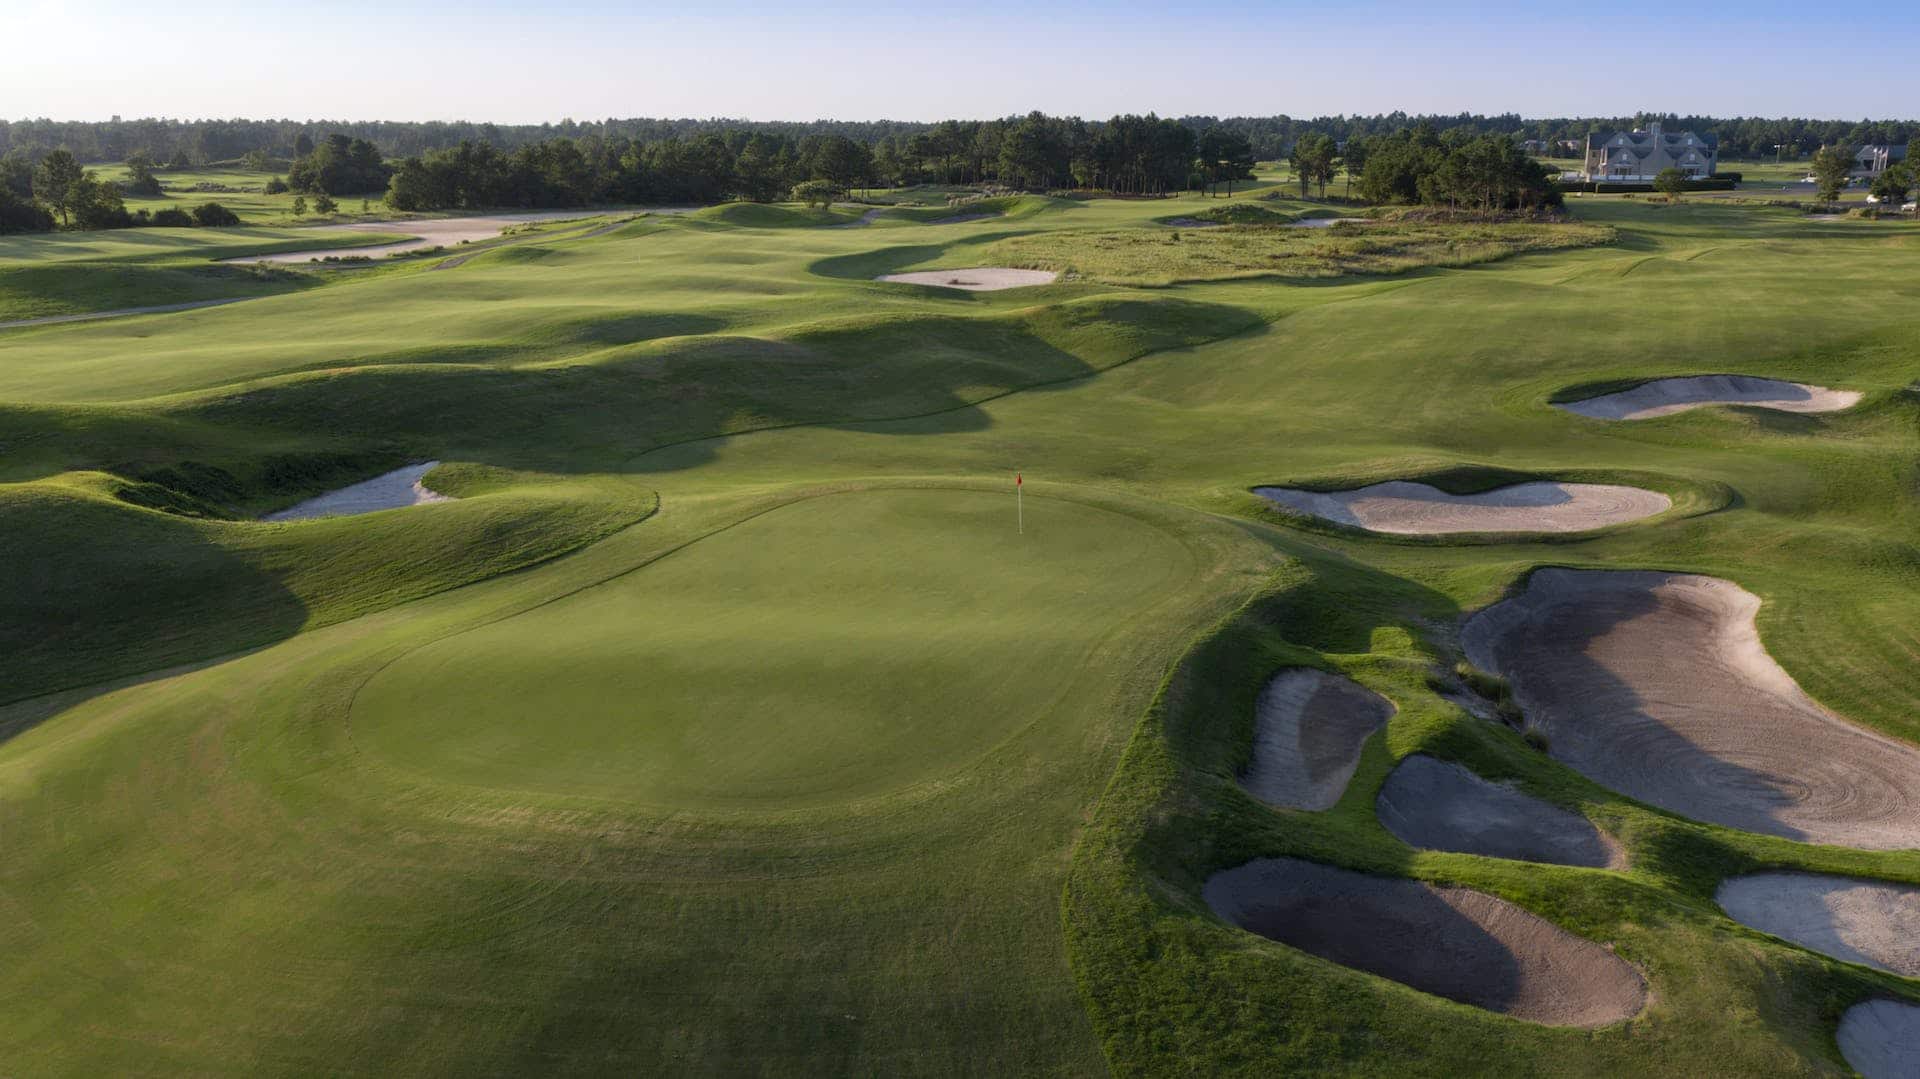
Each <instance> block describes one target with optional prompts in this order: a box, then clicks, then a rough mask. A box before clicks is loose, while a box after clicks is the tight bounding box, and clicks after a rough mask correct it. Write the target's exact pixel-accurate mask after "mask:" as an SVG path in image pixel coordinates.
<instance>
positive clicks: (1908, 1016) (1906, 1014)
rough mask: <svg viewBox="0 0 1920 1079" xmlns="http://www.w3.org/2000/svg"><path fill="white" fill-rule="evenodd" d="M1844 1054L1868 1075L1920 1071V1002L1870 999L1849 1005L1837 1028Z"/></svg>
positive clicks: (1885, 1077)
mask: <svg viewBox="0 0 1920 1079" xmlns="http://www.w3.org/2000/svg"><path fill="white" fill-rule="evenodd" d="M1834 1036H1835V1040H1837V1041H1838V1042H1839V1043H1840V1055H1841V1056H1843V1057H1845V1058H1846V1059H1847V1063H1848V1064H1851V1065H1853V1070H1854V1071H1857V1072H1859V1073H1860V1074H1861V1075H1862V1076H1864V1077H1865V1079H1914V1077H1915V1076H1916V1075H1920V1005H1915V1004H1909V1003H1907V1002H1906V1001H1903V1000H1868V1001H1863V1002H1861V1003H1859V1004H1855V1005H1854V1006H1853V1007H1851V1008H1848V1009H1847V1014H1845V1015H1843V1016H1841V1017H1840V1029H1839V1030H1838V1031H1836V1032H1835V1035H1834Z"/></svg>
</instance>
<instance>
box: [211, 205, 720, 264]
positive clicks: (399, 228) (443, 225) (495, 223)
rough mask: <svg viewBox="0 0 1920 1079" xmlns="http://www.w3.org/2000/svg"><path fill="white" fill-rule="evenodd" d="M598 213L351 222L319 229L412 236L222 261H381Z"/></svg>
mask: <svg viewBox="0 0 1920 1079" xmlns="http://www.w3.org/2000/svg"><path fill="white" fill-rule="evenodd" d="M600 212H601V211H595V210H551V211H546V212H542V213H525V214H484V215H480V216H477V217H440V218H426V219H423V220H418V221H355V222H351V223H349V224H344V225H325V226H321V227H324V228H328V229H334V230H338V231H340V232H384V233H394V232H404V233H407V234H409V235H410V236H412V237H413V239H410V240H401V241H400V242H398V243H390V244H375V245H373V246H371V247H329V248H320V249H317V250H313V251H285V252H282V253H280V254H277V255H247V256H244V257H242V258H235V259H222V260H221V261H223V262H311V261H313V260H314V259H325V258H336V259H344V258H381V257H384V256H386V255H394V254H399V253H402V252H406V251H420V250H424V249H426V248H429V247H452V246H454V245H455V244H460V243H478V242H480V241H481V240H491V239H493V238H494V237H496V236H498V235H500V230H501V229H504V228H508V227H510V226H513V225H524V224H527V223H528V222H531V221H564V220H567V219H569V218H586V217H595V216H598V214H599V213H600ZM649 212H651V213H664V214H678V213H686V212H687V211H686V210H685V209H680V208H668V209H659V210H652V211H649Z"/></svg>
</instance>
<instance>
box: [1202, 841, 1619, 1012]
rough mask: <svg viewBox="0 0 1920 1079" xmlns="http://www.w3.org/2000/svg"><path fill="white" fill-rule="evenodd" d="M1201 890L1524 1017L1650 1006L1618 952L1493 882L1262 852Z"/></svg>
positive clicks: (1331, 951) (1340, 957)
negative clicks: (1495, 888) (1421, 876)
mask: <svg viewBox="0 0 1920 1079" xmlns="http://www.w3.org/2000/svg"><path fill="white" fill-rule="evenodd" d="M1202 897H1203V898H1204V899H1205V900H1206V903H1207V906H1208V907H1210V908H1212V910H1213V912H1214V913H1215V914H1216V915H1218V916H1219V917H1220V918H1222V919H1224V920H1225V921H1228V922H1231V923H1233V924H1234V925H1237V926H1239V927H1240V928H1242V929H1245V930H1247V931H1249V932H1253V933H1258V934H1260V935H1261V936H1263V937H1266V938H1268V939H1270V940H1275V941H1279V942H1280V943H1282V944H1285V945H1288V946H1290V947H1293V948H1298V949H1300V950H1301V951H1303V952H1306V953H1308V954H1310V955H1316V956H1319V957H1320V958H1322V959H1325V960H1328V961H1330V962H1334V963H1339V964H1341V965H1343V966H1348V967H1353V968H1355V969H1358V970H1364V971H1366V972H1368V973H1370V974H1374V975H1377V976H1379V977H1382V978H1391V979H1392V980H1394V981H1397V982H1400V983H1401V984H1403V985H1409V986H1412V987H1413V988H1415V989H1418V990H1421V991H1422V992H1427V993H1432V994H1434V995H1436V996H1442V997H1446V998H1447V999H1449V1000H1457V1001H1459V1002H1461V1003H1463V1004H1471V1005H1474V1006H1475V1007H1480V1008H1486V1009H1489V1010H1491V1011H1496V1012H1500V1013H1502V1014H1505V1015H1510V1016H1513V1017H1514V1018H1516V1019H1526V1020H1530V1021H1532V1022H1535V1023H1545V1024H1547V1025H1550V1026H1569V1027H1600V1026H1606V1025H1608V1024H1610V1023H1617V1022H1619V1021H1621V1020H1623V1019H1627V1018H1630V1017H1632V1016H1634V1015H1635V1014H1638V1013H1639V1011H1640V1009H1641V1007H1642V1006H1644V1005H1645V1004H1646V999H1647V986H1646V982H1645V980H1643V979H1642V978H1641V977H1640V973H1639V972H1638V971H1636V970H1634V969H1633V967H1631V966H1629V965H1628V964H1627V963H1626V962H1625V961H1624V960H1622V959H1621V958H1620V957H1619V956H1616V955H1614V954H1613V952H1611V951H1609V950H1608V949H1607V948H1604V947H1602V946H1601V945H1598V944H1595V943H1594V942H1593V941H1590V940H1587V939H1585V938H1583V937H1577V936H1574V935H1573V934H1572V933H1569V932H1567V931H1566V930H1564V929H1561V928H1560V927H1559V926H1557V925H1554V924H1553V923H1552V922H1549V921H1547V920H1546V919H1544V918H1541V917H1539V916H1537V915H1535V914H1533V913H1531V912H1529V911H1527V910H1524V909H1522V908H1520V907H1517V906H1515V905H1513V904H1512V903H1509V902H1507V901H1505V900H1503V899H1497V898H1495V897H1493V896H1490V895H1487V894H1486V893H1484V892H1476V891H1472V890H1470V889H1466V888H1443V887H1436V886H1434V885H1431V884H1426V883H1424V882H1422V881H1416V880H1405V879H1401V878H1398V877H1375V876H1369V875H1367V874H1364V873H1355V872H1353V871H1351V870H1346V869H1338V868H1335V867H1333V866H1327V865H1320V864H1318V863H1315V862H1307V861H1301V860H1299V859H1295V858H1262V859H1260V860H1258V861H1254V862H1249V863H1247V864H1246V865H1243V866H1240V867H1239V868H1237V869H1230V870H1227V871H1226V872H1224V873H1216V874H1214V876H1213V877H1212V878H1210V879H1209V880H1208V881H1207V884H1206V888H1205V889H1204V890H1203V892H1202Z"/></svg>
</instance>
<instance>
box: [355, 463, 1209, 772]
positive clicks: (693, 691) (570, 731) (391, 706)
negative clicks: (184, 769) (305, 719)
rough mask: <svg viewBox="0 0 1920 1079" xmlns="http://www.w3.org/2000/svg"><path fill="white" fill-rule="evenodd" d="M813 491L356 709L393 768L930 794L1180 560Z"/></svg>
mask: <svg viewBox="0 0 1920 1079" xmlns="http://www.w3.org/2000/svg"><path fill="white" fill-rule="evenodd" d="M1013 511H1014V506H1013V499H1012V497H1011V495H1007V496H1002V495H999V494H986V493H982V492H978V491H956V490H881V491H866V492H856V493H849V494H840V495H830V496H824V497H817V498H810V499H806V500H804V501H801V502H797V503H793V504H791V505H788V506H785V507H783V508H780V509H775V510H772V511H770V512H767V513H764V514H762V515H760V516H758V517H754V518H751V519H749V520H746V521H744V522H742V523H740V524H738V525H736V526H734V527H731V528H728V529H725V530H722V531H720V532H717V533H714V534H712V535H710V536H708V537H706V538H705V539H702V540H699V541H697V542H695V543H693V544H692V545H690V546H687V547H685V548H682V549H680V550H678V551H676V552H675V553H673V554H671V555H668V556H666V557H664V558H661V559H660V560H659V561H657V562H654V563H652V564H650V565H647V566H645V567H644V568H642V569H639V570H637V571H636V572H632V573H628V574H625V575H622V576H619V577H616V578H614V579H612V580H610V581H607V582H605V583H603V584H600V585H596V586H594V587H591V588H588V589H586V590H584V591H581V592H577V593H575V594H573V595H571V596H568V597H567V598H564V599H561V600H559V601H557V602H554V603H549V604H547V605H545V606H542V607H538V608H535V609H533V610H531V611H528V612H526V613H524V614H521V615H518V616H515V617H512V618H507V619H505V620H502V621H499V622H494V623H491V624H489V625H486V626H484V627H481V628H479V629H476V630H473V631H472V632H468V633H464V634H458V635H455V636H451V637H445V638H442V639H440V640H438V641H435V642H433V643H430V644H427V645H425V646H423V647H421V648H419V649H417V650H415V651H413V652H411V653H408V654H407V655H405V656H404V657H402V658H400V659H399V660H397V661H396V662H394V663H393V664H392V665H391V666H389V667H387V668H386V669H384V670H383V671H381V672H380V673H379V674H378V675H375V676H374V677H373V678H372V679H371V680H370V681H369V682H368V683H367V684H366V686H365V688H363V689H362V690H361V692H360V694H359V696H358V698H357V700H356V702H355V704H354V707H353V711H352V724H353V731H354V739H355V742H356V744H357V745H359V746H361V747H363V748H364V749H365V750H366V751H367V752H369V753H371V754H374V755H376V756H377V757H379V758H381V759H384V760H386V761H388V762H390V763H392V764H393V765H395V766H397V767H400V768H402V769H404V770H406V771H408V772H411V773H412V774H415V775H419V776H423V777H429V778H431V779H434V780H442V781H446V782H451V783H457V784H464V785H471V786H481V787H490V788H511V789H515V790H535V791H543V792H550V793H561V794H581V795H588V796H596V797H606V798H613V799H618V800H621V801H624V802H637V803H644V804H653V805H671V806H675V807H678V808H683V809H702V808H721V809H776V808H785V807H791V806H801V805H806V806H816V805H825V804H839V803H842V802H845V801H847V800H850V799H855V798H862V797H872V796H879V795H884V794H888V793H891V792H895V791H899V790H901V789H902V788H905V787H909V786H912V785H915V784H921V783H928V782H933V781H937V780H939V779H941V778H942V777H945V776H948V775H951V774H952V773H954V772H955V771H957V770H959V769H962V768H964V767H967V766H968V765H970V764H972V763H974V762H975V761H977V760H979V759H980V758H981V757H982V756H983V755H985V754H987V753H989V752H991V751H992V750H993V748H994V747H995V746H997V745H999V744H1001V743H1002V742H1004V741H1005V740H1006V739H1008V738H1009V737H1011V736H1012V735H1013V734H1014V733H1016V732H1018V731H1021V730H1024V729H1025V728H1027V727H1028V726H1030V725H1032V724H1033V723H1035V722H1036V721H1038V720H1039V719H1040V718H1041V717H1043V716H1045V715H1047V714H1048V713H1049V710H1050V709H1052V708H1053V707H1055V702H1056V701H1057V700H1058V699H1059V698H1060V697H1061V696H1062V695H1064V694H1069V693H1089V692H1100V691H1101V689H1100V687H1098V686H1097V685H1096V686H1093V687H1089V686H1088V685H1086V684H1084V682H1083V681H1077V680H1076V679H1077V677H1078V675H1079V672H1081V671H1082V670H1084V669H1085V668H1086V667H1087V666H1088V665H1089V664H1091V663H1093V662H1094V661H1095V658H1096V656H1097V655H1098V653H1099V650H1100V649H1101V648H1102V647H1103V645H1104V643H1105V642H1107V641H1109V640H1110V639H1111V637H1112V635H1113V634H1115V633H1119V632H1124V627H1125V626H1126V625H1127V623H1128V621H1129V620H1130V619H1133V618H1136V617H1140V612H1141V611H1143V610H1145V609H1147V608H1149V607H1150V606H1151V605H1152V603H1153V602H1154V601H1157V600H1158V599H1160V598H1162V597H1163V596H1164V595H1165V593H1166V591H1167V590H1168V589H1170V588H1171V587H1172V586H1173V585H1172V582H1174V581H1177V580H1182V579H1185V576H1186V574H1188V573H1190V572H1191V570H1192V565H1193V556H1192V555H1191V554H1190V552H1189V550H1188V548H1187V547H1186V546H1185V545H1184V544H1183V543H1181V542H1180V540H1179V539H1178V538H1177V537H1175V536H1173V535H1171V534H1169V533H1167V532H1165V531H1162V530H1161V529H1159V528H1157V527H1154V526H1152V525H1148V524H1146V523H1143V522H1141V521H1140V520H1138V519H1136V518H1133V517H1130V516H1125V515H1122V514H1119V513H1115V512H1112V511H1109V510H1103V509H1096V508H1093V507H1090V506H1086V505H1083V504H1081V503H1077V502H1070V501H1064V500H1060V499H1052V498H1029V499H1027V500H1026V533H1025V535H1020V534H1017V533H1016V532H1015V530H1014V512H1013Z"/></svg>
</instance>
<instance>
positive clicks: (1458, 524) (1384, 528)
mask: <svg viewBox="0 0 1920 1079" xmlns="http://www.w3.org/2000/svg"><path fill="white" fill-rule="evenodd" d="M1253 493H1254V494H1257V495H1261V496H1263V497H1265V498H1268V499H1270V500H1272V501H1273V502H1275V503H1277V504H1278V505H1280V506H1281V507H1283V508H1285V509H1289V510H1292V511H1294V512H1295V513H1304V514H1307V515H1308V516H1311V517H1318V518H1320V519H1321V520H1325V521H1332V522H1334V523H1336V524H1343V525H1346V526H1348V527H1350V528H1364V529H1366V530H1367V531H1369V532H1388V533H1393V534H1395V535H1406V536H1432V535H1444V534H1446V533H1451V532H1585V531H1586V530H1588V529H1590V528H1603V527H1605V526H1607V525H1613V524H1620V523H1623V522H1626V521H1637V520H1640V519H1641V518H1644V517H1652V516H1653V515H1654V514H1657V513H1664V512H1666V511H1667V510H1668V509H1671V508H1672V507H1673V500H1672V499H1670V498H1668V497H1667V496H1666V495H1663V494H1660V493H1659V492H1657V491H1643V490H1641V489H1640V488H1638V487H1622V486H1620V485H1618V484H1611V483H1551V482H1544V481H1541V482H1532V483H1516V484H1512V485H1510V486H1507V487H1500V488H1496V489H1494V490H1491V491H1482V492H1480V493H1479V494H1471V495H1455V494H1448V493H1447V492H1445V491H1442V490H1440V489H1439V488H1438V487H1430V486H1428V485H1427V484H1424V483H1411V482H1409V481H1406V480H1391V481H1389V482H1386V483H1376V484H1373V485H1371V486H1367V487H1361V488H1358V489H1357V490H1352V491H1304V490H1300V489H1298V488H1293V487H1255V488H1254V489H1253Z"/></svg>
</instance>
